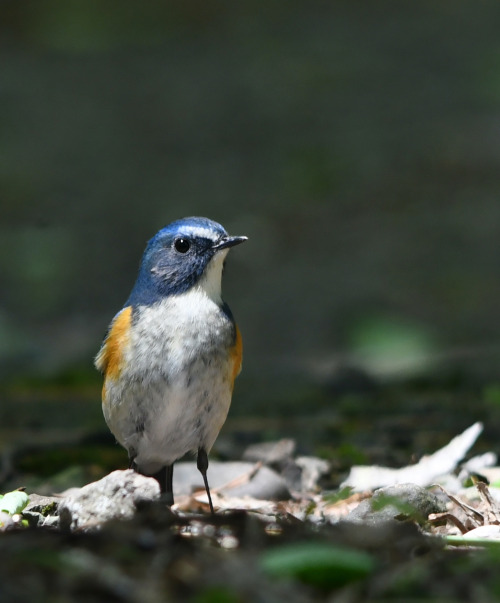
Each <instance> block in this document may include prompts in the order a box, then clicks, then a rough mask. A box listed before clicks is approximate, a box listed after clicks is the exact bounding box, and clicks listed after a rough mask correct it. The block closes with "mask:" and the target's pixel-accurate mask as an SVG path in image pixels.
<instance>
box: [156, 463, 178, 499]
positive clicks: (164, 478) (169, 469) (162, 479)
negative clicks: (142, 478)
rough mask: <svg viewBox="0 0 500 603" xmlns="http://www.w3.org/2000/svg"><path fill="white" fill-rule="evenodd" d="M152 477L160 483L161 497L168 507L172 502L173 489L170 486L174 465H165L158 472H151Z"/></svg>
mask: <svg viewBox="0 0 500 603" xmlns="http://www.w3.org/2000/svg"><path fill="white" fill-rule="evenodd" d="M151 477H154V478H155V479H156V480H157V481H158V483H159V484H160V492H161V493H162V494H164V496H163V497H162V499H163V500H164V501H165V502H166V503H167V505H169V506H170V507H171V506H172V505H173V504H174V490H173V487H172V479H173V477H174V465H173V463H172V464H171V465H166V466H165V467H162V468H161V469H160V470H159V471H158V473H155V474H153V475H152V476H151Z"/></svg>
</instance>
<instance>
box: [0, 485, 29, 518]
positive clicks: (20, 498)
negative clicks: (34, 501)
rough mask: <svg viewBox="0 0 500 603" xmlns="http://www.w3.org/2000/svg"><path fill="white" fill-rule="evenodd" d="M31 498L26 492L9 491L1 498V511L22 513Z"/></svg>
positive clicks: (12, 513)
mask: <svg viewBox="0 0 500 603" xmlns="http://www.w3.org/2000/svg"><path fill="white" fill-rule="evenodd" d="M28 501H29V498H28V495H27V494H26V492H21V491H19V490H16V491H14V492H8V493H7V494H5V495H4V496H2V498H1V499H0V511H4V512H5V513H9V514H10V515H15V514H16V513H21V512H22V510H23V509H24V507H25V506H26V505H27V504H28Z"/></svg>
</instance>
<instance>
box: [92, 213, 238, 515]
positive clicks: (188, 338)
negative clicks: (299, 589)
mask: <svg viewBox="0 0 500 603" xmlns="http://www.w3.org/2000/svg"><path fill="white" fill-rule="evenodd" d="M246 240H247V237H243V236H239V237H234V236H229V235H228V234H227V232H226V230H225V229H224V228H223V227H222V226H221V225H220V224H218V223H217V222H213V221H212V220H209V219H208V218H199V217H191V218H183V219H181V220H177V221H175V222H172V223H171V224H169V225H168V226H166V227H165V228H163V229H162V230H160V231H159V232H158V233H157V234H156V235H155V236H154V237H153V238H152V239H151V240H150V241H149V242H148V244H147V247H146V250H145V252H144V255H143V258H142V262H141V265H140V268H139V274H138V277H137V280H136V283H135V285H134V287H133V289H132V292H131V294H130V296H129V298H128V300H127V301H126V303H125V305H124V307H123V308H122V309H121V310H120V312H118V314H117V315H116V316H115V317H114V318H113V320H112V322H111V324H110V326H109V328H108V332H107V334H106V336H105V339H104V341H103V343H102V346H101V349H100V351H99V353H98V354H97V357H96V359H95V365H96V367H97V369H98V370H100V371H101V372H102V373H103V375H104V385H103V390H102V407H103V412H104V418H105V419H106V423H107V424H108V426H109V428H110V430H111V432H112V433H113V435H114V436H115V437H116V439H117V440H118V442H119V443H120V444H121V445H122V446H123V447H124V448H125V449H126V450H127V451H128V455H129V460H130V467H132V468H134V469H136V470H137V471H139V472H140V473H143V474H145V475H152V476H154V477H156V479H157V480H158V482H159V483H160V489H161V491H162V492H163V493H164V497H165V500H166V502H167V503H168V504H169V505H172V504H173V502H174V496H173V488H172V477H173V466H174V462H175V461H176V460H178V459H179V458H181V457H182V456H184V455H185V454H186V453H189V452H192V453H195V454H197V455H198V456H197V466H198V469H199V471H200V472H201V475H202V477H203V482H204V485H205V489H206V492H207V496H208V502H209V505H210V510H211V512H212V513H213V512H214V509H213V504H212V498H211V496H210V489H209V486H208V480H207V469H208V456H207V455H208V453H209V452H210V449H211V448H212V446H213V444H214V442H215V440H216V438H217V436H218V434H219V431H220V430H221V428H222V425H223V424H224V422H225V420H226V416H227V413H228V411H229V406H230V404H231V396H232V392H233V385H234V380H235V378H236V377H237V375H238V374H239V372H240V370H241V362H242V341H241V335H240V332H239V329H238V327H237V326H236V323H235V321H234V319H233V315H232V313H231V310H230V309H229V306H228V305H227V304H226V303H225V302H224V301H223V300H222V296H221V280H222V271H223V267H224V263H225V259H226V255H227V253H228V251H229V249H230V248H231V247H234V246H235V245H239V244H240V243H243V242H244V241H246Z"/></svg>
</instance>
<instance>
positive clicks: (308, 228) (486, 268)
mask: <svg viewBox="0 0 500 603" xmlns="http://www.w3.org/2000/svg"><path fill="white" fill-rule="evenodd" d="M0 11H1V13H2V15H1V19H0V65H1V68H0V98H1V107H2V110H1V116H0V128H1V129H0V132H1V133H0V157H1V160H0V191H1V196H0V202H1V217H0V228H1V234H0V292H1V297H0V378H1V381H2V385H1V392H0V393H1V409H0V438H1V439H0V441H1V443H2V458H3V460H2V469H1V471H0V478H3V479H4V481H8V480H9V479H10V480H11V481H12V480H14V476H17V478H16V479H19V477H18V476H19V475H22V476H23V479H24V481H29V479H33V480H35V479H39V478H40V475H41V474H43V475H44V479H45V478H47V479H48V477H49V476H50V477H51V479H53V481H52V482H51V487H55V486H54V483H55V484H59V482H57V480H56V481H54V479H55V478H54V476H55V475H63V477H64V476H66V477H67V475H66V474H67V473H68V471H69V470H68V466H71V471H73V473H72V474H71V479H70V480H69V482H71V480H73V481H76V482H78V481H79V480H80V481H84V480H85V479H88V478H89V475H90V476H92V475H94V474H98V473H99V471H100V470H101V469H102V467H105V468H109V467H114V466H117V465H118V464H119V463H126V458H125V454H124V453H123V452H122V451H121V450H120V449H119V448H118V447H116V446H114V444H113V443H112V441H111V439H110V436H108V435H107V430H106V427H105V425H104V421H103V419H102V416H101V411H100V401H99V389H100V377H99V375H98V374H97V373H96V372H95V371H94V369H93V367H92V358H93V356H94V354H95V353H96V351H97V350H98V348H99V345H100V341H101V339H102V336H103V334H104V332H105V329H106V327H107V324H108V323H109V321H110V319H111V318H112V316H113V315H114V313H115V312H116V311H117V310H118V309H119V308H120V307H121V305H122V304H123V302H124V301H125V299H126V298H127V296H128V293H129V291H130V288H131V286H132V284H133V281H134V279H135V276H136V271H137V267H138V263H139V260H140V256H141V254H142V251H143V249H144V246H145V243H146V241H147V240H148V239H149V238H150V237H151V236H152V235H153V234H154V233H155V232H156V231H157V230H158V229H159V228H160V227H162V226H164V225H165V224H167V223H168V222H170V221H171V220H173V219H176V218H179V217H182V216H188V215H205V216H208V217H210V218H212V219H215V220H217V221H219V222H221V223H222V224H223V225H224V226H225V227H226V228H227V229H228V230H229V231H230V232H231V233H233V234H245V235H248V236H249V237H250V241H249V242H248V243H247V244H246V245H245V246H243V247H240V248H238V249H237V250H235V251H234V252H232V253H231V256H230V261H229V262H228V268H227V271H226V277H225V283H224V285H225V286H224V293H225V298H226V300H227V301H228V302H229V303H230V305H231V307H232V309H233V311H234V313H235V315H236V317H237V319H238V322H239V324H240V327H241V330H242V332H243V336H244V345H245V357H244V371H243V373H242V375H241V377H240V379H239V381H238V384H237V387H236V391H235V397H234V401H233V408H232V410H231V415H230V419H229V421H228V423H227V426H226V428H225V429H224V431H223V433H222V434H221V437H220V439H219V440H218V443H217V445H216V448H215V449H214V454H215V455H219V456H220V457H221V458H229V457H234V456H237V455H238V453H239V451H240V450H241V449H242V448H243V447H244V445H245V444H247V443H249V442H251V441H255V440H261V439H271V438H274V437H282V436H289V435H292V436H294V437H296V438H297V441H298V446H299V450H302V451H303V452H307V453H317V454H322V455H324V456H326V457H328V458H330V459H334V460H336V462H337V463H338V468H339V470H340V469H342V468H343V466H347V465H349V464H350V463H352V462H354V461H360V460H362V461H365V462H372V461H374V460H376V461H379V462H384V461H385V462H393V463H397V462H405V461H408V460H409V458H410V457H411V455H412V454H416V455H418V454H420V453H422V452H429V451H430V450H429V448H431V447H432V446H434V445H438V444H441V443H443V442H444V441H445V440H446V439H447V438H448V437H449V436H450V434H454V433H455V431H456V430H458V429H462V428H465V427H467V426H468V425H469V424H470V422H473V421H475V420H483V421H484V422H485V423H486V427H487V430H486V437H487V439H488V438H489V441H488V443H490V442H491V443H492V444H493V446H494V445H495V442H496V433H497V429H498V428H500V411H499V409H500V387H499V386H498V385H497V383H500V321H499V320H498V307H499V302H500V252H499V247H500V201H499V192H500V169H499V168H500V37H499V35H498V24H499V23H500V5H499V4H498V3H496V2H492V1H491V2H481V3H480V4H477V3H474V2H463V1H456V2H453V3H450V2H437V3H436V2H419V3H409V2H399V1H398V2H378V3H361V2H348V1H344V2H341V1H335V2H324V1H319V0H318V1H316V0H312V1H310V2H307V3H306V2H298V1H294V0H292V1H290V2H287V3H283V2H276V1H273V0H266V2H249V1H246V0H243V1H241V2H226V1H212V0H205V1H203V2H201V1H199V0H194V1H189V0H188V1H185V0H176V1H171V2H164V1H160V0H150V1H149V2H146V3H138V2H136V1H133V0H120V1H116V2H106V1H102V0H99V1H97V0H37V1H36V2H26V1H16V2H14V1H4V2H3V3H2V5H1V8H0ZM106 438H108V439H106ZM398 450H401V452H399V453H398ZM52 454H53V456H51V455H52ZM61 459H62V460H61ZM339 459H340V460H339ZM82 467H83V469H82ZM79 472H80V473H79ZM61 479H62V478H61ZM0 481H1V479H0ZM37 483H38V482H37ZM65 483H66V482H64V481H61V484H65Z"/></svg>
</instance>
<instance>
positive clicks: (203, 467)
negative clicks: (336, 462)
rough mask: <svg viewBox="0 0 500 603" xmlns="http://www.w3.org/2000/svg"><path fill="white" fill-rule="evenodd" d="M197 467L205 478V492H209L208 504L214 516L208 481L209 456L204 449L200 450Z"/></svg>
mask: <svg viewBox="0 0 500 603" xmlns="http://www.w3.org/2000/svg"><path fill="white" fill-rule="evenodd" d="M196 465H197V467H198V471H199V472H200V473H201V475H202V476H203V482H204V484H205V490H206V491H207V496H208V504H209V505H210V512H211V513H212V515H214V514H215V512H214V506H213V504H212V497H211V496H210V488H209V487H208V479H207V469H208V456H207V451H206V450H205V449H204V448H198V458H197V462H196Z"/></svg>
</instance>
